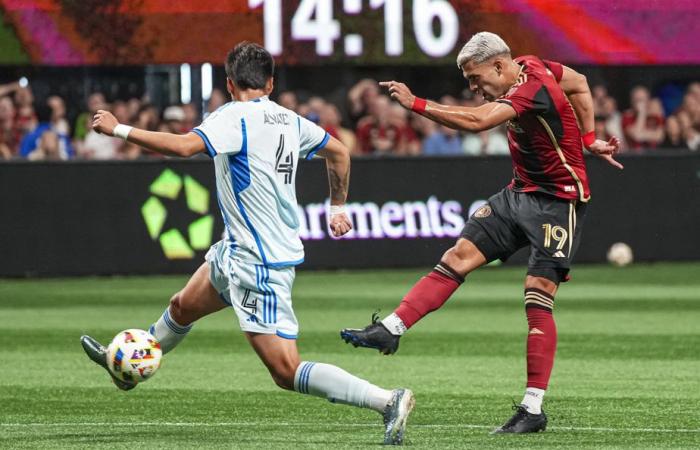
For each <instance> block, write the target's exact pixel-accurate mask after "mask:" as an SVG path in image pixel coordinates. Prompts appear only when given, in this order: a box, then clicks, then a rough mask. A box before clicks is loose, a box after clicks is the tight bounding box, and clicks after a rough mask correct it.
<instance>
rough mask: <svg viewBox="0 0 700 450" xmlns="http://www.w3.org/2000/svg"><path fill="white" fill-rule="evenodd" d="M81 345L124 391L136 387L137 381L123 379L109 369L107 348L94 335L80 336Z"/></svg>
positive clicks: (89, 356)
mask: <svg viewBox="0 0 700 450" xmlns="http://www.w3.org/2000/svg"><path fill="white" fill-rule="evenodd" d="M80 345H82V346H83V350H85V353H86V354H87V355H88V358H90V359H91V360H92V361H93V362H94V363H95V364H97V365H99V366H100V367H102V368H103V369H104V370H106V371H107V373H108V374H109V376H110V377H112V381H113V382H114V384H115V385H116V386H117V387H118V388H119V389H121V390H122V391H129V390H131V389H133V388H135V387H136V383H134V382H128V381H122V380H120V379H119V378H117V377H115V376H114V375H113V374H112V372H111V371H110V370H109V366H107V349H106V348H104V346H103V345H102V344H100V343H99V342H97V341H96V340H95V339H93V338H92V337H90V336H88V335H85V336H81V337H80Z"/></svg>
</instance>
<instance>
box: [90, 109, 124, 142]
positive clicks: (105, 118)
mask: <svg viewBox="0 0 700 450" xmlns="http://www.w3.org/2000/svg"><path fill="white" fill-rule="evenodd" d="M117 125H119V121H118V120H117V118H116V117H114V115H113V114H112V113H111V112H109V111H105V110H102V109H99V110H97V113H95V117H93V119H92V129H93V130H95V131H97V132H98V133H101V134H106V135H107V136H114V127H116V126H117Z"/></svg>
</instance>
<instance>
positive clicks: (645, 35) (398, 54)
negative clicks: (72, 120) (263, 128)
mask: <svg viewBox="0 0 700 450" xmlns="http://www.w3.org/2000/svg"><path fill="white" fill-rule="evenodd" d="M88 3H89V4H90V5H91V6H90V7H91V8H92V9H91V10H90V11H89V14H88V13H86V11H85V6H84V2H82V1H80V2H76V1H67V0H0V17H2V25H3V28H2V31H3V49H4V51H3V52H0V64H46V65H100V64H107V65H119V64H181V63H184V62H187V63H194V64H200V63H205V62H209V63H213V64H217V63H218V64H221V63H222V62H223V59H224V57H225V55H226V53H227V52H228V51H229V50H230V49H231V47H233V45H235V44H236V43H237V42H240V41H242V40H249V41H254V42H259V43H262V44H264V45H265V47H266V48H267V49H268V50H269V51H270V52H271V53H272V54H274V55H275V58H276V60H277V61H278V63H279V64H283V65H297V64H298V65H310V66H322V65H324V64H347V65H382V66H384V65H395V64H454V61H455V57H456V56H457V53H458V51H459V49H460V48H461V46H462V45H463V44H464V43H465V42H466V41H467V40H468V39H469V37H470V36H471V35H472V34H474V33H477V32H479V31H485V30H486V31H492V32H494V33H497V34H499V35H501V36H502V37H503V39H504V40H505V41H506V42H507V43H508V44H509V45H510V47H511V49H512V51H513V54H514V55H523V54H535V55H539V56H542V57H545V58H548V59H552V60H555V61H561V62H563V63H566V64H603V65H606V64H608V65H619V64H635V65H638V64H700V26H698V17H699V16H700V1H692V0H683V1H679V0H677V1H667V2H662V1H660V0H659V1H657V0H615V1H612V2H611V1H610V0H551V1H546V0H405V1H402V0H197V1H194V0H147V1H134V0H110V1H103V2H100V1H90V2H88Z"/></svg>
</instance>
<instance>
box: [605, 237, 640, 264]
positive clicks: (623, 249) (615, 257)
mask: <svg viewBox="0 0 700 450" xmlns="http://www.w3.org/2000/svg"><path fill="white" fill-rule="evenodd" d="M633 260H634V256H633V255H632V249H631V248H630V246H629V245H627V244H625V243H624V242H616V243H614V244H613V245H611V246H610V249H609V250H608V262H609V263H610V264H614V265H616V266H618V267H624V266H626V265H628V264H630V263H631V262H632V261H633Z"/></svg>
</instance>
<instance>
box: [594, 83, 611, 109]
mask: <svg viewBox="0 0 700 450" xmlns="http://www.w3.org/2000/svg"><path fill="white" fill-rule="evenodd" d="M591 96H592V97H593V110H594V111H601V110H602V109H603V108H604V106H603V105H604V103H605V101H606V100H607V99H608V98H609V96H608V88H606V87H605V86H603V85H602V84H596V85H595V86H593V87H592V88H591Z"/></svg>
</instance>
